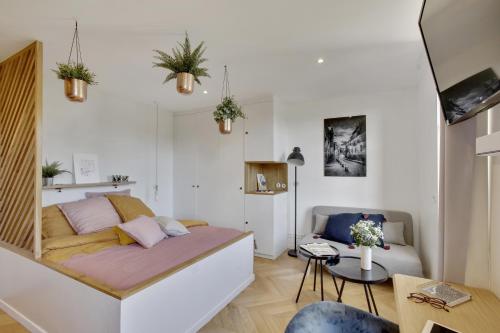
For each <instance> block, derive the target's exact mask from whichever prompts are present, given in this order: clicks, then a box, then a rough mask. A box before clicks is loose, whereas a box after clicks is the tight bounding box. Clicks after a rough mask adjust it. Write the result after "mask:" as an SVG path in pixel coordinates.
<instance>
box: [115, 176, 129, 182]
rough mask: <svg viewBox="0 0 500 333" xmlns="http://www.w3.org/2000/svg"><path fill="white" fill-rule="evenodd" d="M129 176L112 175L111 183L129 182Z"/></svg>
mask: <svg viewBox="0 0 500 333" xmlns="http://www.w3.org/2000/svg"><path fill="white" fill-rule="evenodd" d="M128 178H129V176H124V175H112V176H111V181H112V182H113V183H123V182H128Z"/></svg>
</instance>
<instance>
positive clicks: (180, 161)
mask: <svg viewBox="0 0 500 333" xmlns="http://www.w3.org/2000/svg"><path fill="white" fill-rule="evenodd" d="M193 121H194V116H192V115H188V116H176V117H174V128H175V130H174V180H173V182H174V216H175V217H176V218H177V219H194V218H196V195H195V193H196V192H195V191H196V185H197V184H196V168H197V167H196V164H197V139H196V132H195V128H196V127H195V126H193Z"/></svg>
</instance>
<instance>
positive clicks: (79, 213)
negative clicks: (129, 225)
mask: <svg viewBox="0 0 500 333" xmlns="http://www.w3.org/2000/svg"><path fill="white" fill-rule="evenodd" d="M58 207H59V208H60V209H61V211H62V212H63V214H64V216H66V219H68V222H69V224H70V225H71V227H72V228H73V230H75V232H76V233H77V234H79V235H81V234H88V233H91V232H96V231H100V230H103V229H107V228H111V227H113V226H115V225H118V224H120V223H121V219H120V216H119V215H118V213H117V212H116V210H115V208H114V207H113V205H112V204H111V202H109V200H108V198H106V197H100V198H91V199H83V200H79V201H73V202H67V203H63V204H59V205H58Z"/></svg>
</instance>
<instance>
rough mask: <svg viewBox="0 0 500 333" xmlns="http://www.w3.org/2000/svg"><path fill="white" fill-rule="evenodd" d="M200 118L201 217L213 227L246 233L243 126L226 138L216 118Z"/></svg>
mask: <svg viewBox="0 0 500 333" xmlns="http://www.w3.org/2000/svg"><path fill="white" fill-rule="evenodd" d="M199 117H200V118H199V122H200V124H204V126H198V128H199V129H198V137H199V138H200V140H199V142H198V185H199V188H197V216H198V218H199V219H202V220H206V221H208V222H209V223H210V225H214V226H218V227H228V228H235V229H239V230H243V227H244V220H243V219H244V217H243V208H244V206H243V204H244V202H243V200H244V198H243V189H242V187H243V179H244V178H243V177H244V175H243V172H244V169H243V167H244V166H243V122H242V121H240V122H236V123H235V124H234V125H233V131H232V133H231V134H228V135H222V134H220V133H219V130H218V127H217V124H216V123H215V122H214V121H213V119H212V114H210V113H206V114H201V115H200V116H199ZM240 188H241V189H240Z"/></svg>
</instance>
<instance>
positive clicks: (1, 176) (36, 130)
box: [0, 42, 42, 258]
mask: <svg viewBox="0 0 500 333" xmlns="http://www.w3.org/2000/svg"><path fill="white" fill-rule="evenodd" d="M41 110H42V44H41V43H40V42H34V43H32V44H30V45H29V46H28V47H26V48H25V49H23V50H21V51H20V52H18V53H16V54H14V55H13V56H11V57H9V58H8V59H6V60H5V61H3V62H1V63H0V240H1V241H3V242H6V243H9V244H12V245H14V246H17V247H19V248H23V249H28V250H33V252H34V255H35V257H36V258H39V257H40V255H41V196H42V192H41V184H42V181H41V165H42V164H41V156H40V155H41Z"/></svg>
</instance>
